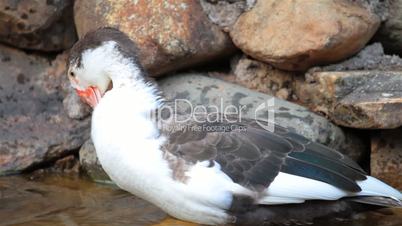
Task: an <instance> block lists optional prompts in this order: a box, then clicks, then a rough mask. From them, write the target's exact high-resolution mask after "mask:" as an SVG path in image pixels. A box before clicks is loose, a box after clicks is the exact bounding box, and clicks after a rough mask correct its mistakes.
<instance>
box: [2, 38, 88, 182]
mask: <svg viewBox="0 0 402 226" xmlns="http://www.w3.org/2000/svg"><path fill="white" fill-rule="evenodd" d="M64 65H65V56H60V57H58V58H57V59H56V60H55V61H53V62H51V63H49V61H48V59H46V58H43V57H39V56H35V55H27V54H25V53H23V52H21V51H18V50H15V49H11V48H8V47H4V46H0V68H1V71H0V90H1V92H0V119H1V123H0V175H2V174H9V173H16V172H20V171H21V170H25V169H28V168H30V167H33V166H35V165H37V164H39V163H42V162H45V161H51V160H54V159H57V158H59V157H60V156H65V155H66V154H67V153H69V152H71V151H72V150H75V149H77V148H78V147H80V146H81V145H82V144H83V143H84V141H85V140H87V139H88V136H89V117H86V118H85V119H83V120H74V119H71V118H70V117H68V114H67V110H66V109H64V107H63V99H64V97H65V96H66V95H67V91H68V89H67V87H69V85H68V81H66V80H67V78H66V76H65V68H64V67H65V66H64Z"/></svg>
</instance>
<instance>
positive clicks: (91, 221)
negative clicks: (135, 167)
mask: <svg viewBox="0 0 402 226" xmlns="http://www.w3.org/2000/svg"><path fill="white" fill-rule="evenodd" d="M0 225H1V226H6V225H7V226H9V225H17V226H59V225H60V226H78V225H79V226H83V225H84V226H114V225H116V226H117V225H119V226H120V225H130V226H142V225H155V226H195V225H196V224H191V223H187V222H182V221H179V220H175V219H172V218H170V217H168V216H167V215H166V214H165V213H163V212H162V211H161V210H159V209H158V208H156V207H154V206H152V205H151V204H149V203H147V202H146V201H143V200H141V199H139V198H136V197H134V196H132V195H130V194H128V193H126V192H124V191H121V190H119V189H118V188H117V187H115V186H113V185H103V184H97V183H93V182H90V181H88V180H86V179H83V178H80V177H78V176H66V175H59V174H50V175H47V174H46V175H40V176H33V175H26V176H9V177H0ZM321 225H325V226H373V225H381V226H402V209H387V210H382V211H376V212H367V213H365V214H359V215H357V216H355V217H354V219H353V220H348V221H339V220H336V219H331V220H327V221H325V222H317V223H316V224H314V226H321Z"/></svg>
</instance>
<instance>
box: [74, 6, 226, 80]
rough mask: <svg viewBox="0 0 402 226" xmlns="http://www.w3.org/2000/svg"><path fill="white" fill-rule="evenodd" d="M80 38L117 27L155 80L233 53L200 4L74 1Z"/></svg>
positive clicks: (224, 35) (223, 35) (224, 36)
mask: <svg viewBox="0 0 402 226" xmlns="http://www.w3.org/2000/svg"><path fill="white" fill-rule="evenodd" d="M75 22H76V26H77V30H78V34H79V36H80V37H81V36H82V35H84V34H85V33H86V32H88V31H89V30H93V29H95V28H97V27H100V26H112V27H118V28H119V29H120V30H122V31H123V32H125V33H127V34H128V35H129V36H130V38H131V39H132V40H133V41H134V42H136V44H137V46H138V47H139V57H140V59H141V63H142V64H143V65H144V66H145V68H146V69H147V70H148V71H149V73H150V74H152V75H154V76H155V75H161V74H163V73H166V72H170V71H173V70H177V69H180V68H184V67H187V66H189V65H193V64H196V63H201V62H205V61H210V60H213V59H214V58H217V57H220V56H223V55H226V54H228V53H230V52H232V50H233V49H234V47H233V44H232V43H231V41H230V39H229V38H228V37H227V35H226V34H224V33H223V32H222V31H221V30H220V29H219V27H218V26H216V25H214V24H212V23H211V22H210V21H209V19H208V17H207V16H206V15H205V14H204V13H203V11H202V7H201V6H200V4H199V2H198V1H192V0H179V1H172V0H169V1H163V0H152V1H146V0H138V1H129V0H122V1H112V0H104V1H95V0H77V1H75Z"/></svg>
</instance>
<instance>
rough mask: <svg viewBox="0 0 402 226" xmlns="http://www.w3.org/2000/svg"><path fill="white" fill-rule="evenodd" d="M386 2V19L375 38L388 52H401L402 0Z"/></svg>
mask: <svg viewBox="0 0 402 226" xmlns="http://www.w3.org/2000/svg"><path fill="white" fill-rule="evenodd" d="M388 2H389V4H390V7H389V8H390V9H389V16H388V19H387V20H386V21H385V22H384V23H383V24H382V25H381V27H380V29H379V31H378V33H377V35H376V37H375V39H376V40H378V41H380V42H381V43H382V44H383V45H384V47H385V49H386V50H387V51H388V52H391V53H396V54H402V0H391V1H388Z"/></svg>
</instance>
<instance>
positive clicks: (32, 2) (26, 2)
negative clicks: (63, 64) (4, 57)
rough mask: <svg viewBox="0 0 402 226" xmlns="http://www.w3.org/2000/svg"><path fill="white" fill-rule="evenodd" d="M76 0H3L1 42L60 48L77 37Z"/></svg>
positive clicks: (39, 47)
mask: <svg viewBox="0 0 402 226" xmlns="http://www.w3.org/2000/svg"><path fill="white" fill-rule="evenodd" d="M72 17H73V1H72V0H65V1H42V0H22V1H15V0H4V1H0V41H1V42H4V43H7V44H9V45H13V46H16V47H19V48H23V49H31V50H41V51H59V50H64V49H68V48H70V47H71V46H72V45H73V44H74V42H75V41H76V39H77V35H76V32H75V28H74V21H73V19H72Z"/></svg>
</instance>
